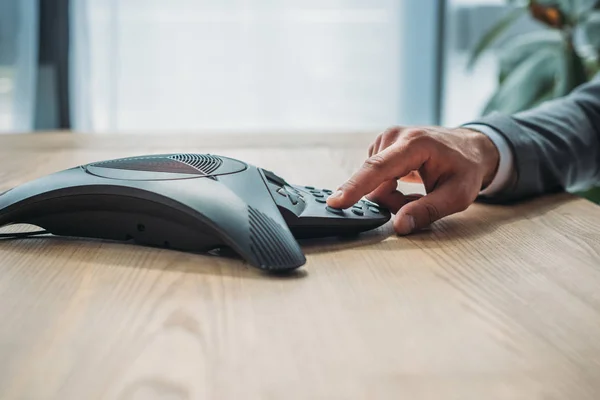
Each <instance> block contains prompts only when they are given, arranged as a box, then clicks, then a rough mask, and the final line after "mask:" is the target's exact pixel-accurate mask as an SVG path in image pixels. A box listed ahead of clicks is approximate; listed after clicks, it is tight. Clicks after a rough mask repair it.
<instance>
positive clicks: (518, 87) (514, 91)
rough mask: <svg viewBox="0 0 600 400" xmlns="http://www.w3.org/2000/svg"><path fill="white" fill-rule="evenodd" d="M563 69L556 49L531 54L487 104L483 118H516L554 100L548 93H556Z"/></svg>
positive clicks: (507, 78)
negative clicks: (494, 114)
mask: <svg viewBox="0 0 600 400" xmlns="http://www.w3.org/2000/svg"><path fill="white" fill-rule="evenodd" d="M560 65H561V64H560V53H558V52H557V51H556V50H554V49H551V48H547V49H543V50H540V51H537V52H535V53H533V54H531V56H530V57H528V58H527V59H525V60H523V61H522V62H521V63H520V64H519V65H518V66H517V67H516V68H515V69H514V70H513V71H512V72H511V73H510V74H509V75H508V76H507V77H506V79H505V80H504V82H503V83H502V85H500V86H499V88H498V90H497V91H496V93H495V94H494V95H493V96H492V98H491V99H490V100H489V101H488V103H487V104H486V106H485V109H484V111H483V114H484V115H485V114H488V113H489V112H492V111H499V112H502V113H506V114H513V113H516V112H519V111H523V110H526V109H528V108H531V107H532V106H533V105H535V104H538V103H539V102H540V101H543V100H544V99H549V98H551V96H549V95H548V91H549V90H551V91H552V93H553V92H554V86H555V84H556V76H557V74H558V73H559V72H560Z"/></svg>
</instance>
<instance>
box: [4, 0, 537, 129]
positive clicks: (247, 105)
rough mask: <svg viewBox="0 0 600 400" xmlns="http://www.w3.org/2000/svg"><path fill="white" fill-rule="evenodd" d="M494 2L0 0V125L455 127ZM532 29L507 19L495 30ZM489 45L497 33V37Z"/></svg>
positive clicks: (501, 6)
mask: <svg viewBox="0 0 600 400" xmlns="http://www.w3.org/2000/svg"><path fill="white" fill-rule="evenodd" d="M510 9H511V7H510V6H509V5H507V2H506V1H504V0H445V1H444V0H277V1H275V0H169V1H164V0H70V1H69V0H0V132H2V133H8V132H27V131H31V130H41V131H43V130H56V129H72V130H74V131H78V132H99V133H102V132H110V133H120V132H127V133H140V134H144V133H148V132H164V133H168V132H203V131H211V132H215V131H222V132H223V133H224V134H225V133H228V132H244V131H252V132H256V131H261V132H262V131H268V132H274V133H281V134H285V133H286V132H292V131H293V132H299V131H300V132H304V131H306V132H325V133H328V132H331V133H336V132H347V131H349V130H351V131H362V130H374V131H376V130H379V129H383V128H385V127H387V126H389V125H392V124H403V125H409V124H445V125H458V124H461V123H464V122H468V121H469V120H470V119H473V118H475V117H477V116H479V115H480V113H481V111H482V109H483V107H484V105H485V103H486V101H487V99H488V98H489V97H490V95H491V94H492V93H493V92H494V90H495V88H496V85H497V81H498V78H497V75H498V67H497V64H498V63H497V59H496V58H497V56H496V53H495V52H494V46H491V51H488V52H486V53H485V54H483V55H482V57H481V58H480V60H479V62H478V63H477V64H476V65H475V67H474V68H471V69H469V68H467V60H468V58H469V54H470V53H471V52H472V50H473V47H474V46H475V45H476V43H477V41H478V40H480V39H481V37H482V36H483V35H484V34H485V32H486V31H487V30H488V29H489V28H490V27H491V26H493V25H494V24H495V23H497V22H498V21H499V20H500V19H502V18H503V16H505V15H506V14H507V13H508V12H509V11H510ZM542 29H546V28H544V27H543V25H542V24H540V23H538V22H534V20H533V19H531V18H523V19H520V20H519V21H517V22H516V23H514V24H511V26H510V27H509V28H508V29H506V31H505V32H504V35H505V37H510V36H515V35H519V34H522V33H524V32H530V31H536V30H542ZM498 43H502V40H499V41H498Z"/></svg>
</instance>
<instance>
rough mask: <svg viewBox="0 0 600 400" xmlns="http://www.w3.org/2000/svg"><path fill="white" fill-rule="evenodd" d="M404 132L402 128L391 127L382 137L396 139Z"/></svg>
mask: <svg viewBox="0 0 600 400" xmlns="http://www.w3.org/2000/svg"><path fill="white" fill-rule="evenodd" d="M403 130H404V128H402V127H401V126H391V127H389V128H388V129H386V130H385V131H384V132H383V133H382V134H381V135H380V136H381V137H382V138H384V139H390V138H395V137H398V135H400V133H402V131H403Z"/></svg>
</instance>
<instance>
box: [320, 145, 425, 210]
mask: <svg viewBox="0 0 600 400" xmlns="http://www.w3.org/2000/svg"><path fill="white" fill-rule="evenodd" d="M421 147H422V146H419V145H418V144H417V143H415V144H413V145H410V146H409V145H406V144H404V143H403V144H400V145H394V146H391V147H388V148H387V149H385V150H383V151H382V152H380V153H379V154H375V155H373V156H372V157H370V158H368V159H367V160H366V161H365V163H364V164H363V166H362V167H361V168H360V169H359V170H358V171H357V172H356V173H355V174H354V175H352V177H351V178H350V179H349V180H348V181H346V182H345V183H344V184H343V185H342V186H340V188H339V189H338V190H337V191H336V193H334V194H333V195H332V196H330V197H329V198H328V199H327V204H329V205H330V206H331V207H336V208H347V207H350V206H351V205H352V204H354V203H356V202H357V201H358V200H360V199H361V198H362V197H363V196H364V195H366V194H367V193H371V192H372V191H373V190H375V189H376V188H377V187H378V186H379V185H381V184H382V183H383V182H385V181H389V180H392V179H394V178H395V177H397V176H404V175H406V174H407V173H408V172H409V171H412V170H414V169H418V168H419V167H421V165H422V164H423V163H424V162H425V160H426V158H427V157H426V154H425V153H426V152H424V151H422V150H421Z"/></svg>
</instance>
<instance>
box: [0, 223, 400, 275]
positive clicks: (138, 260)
mask: <svg viewBox="0 0 600 400" xmlns="http://www.w3.org/2000/svg"><path fill="white" fill-rule="evenodd" d="M392 234H393V230H392V228H391V224H388V225H386V226H384V227H382V228H379V229H377V230H374V231H371V232H367V233H364V234H362V235H357V236H354V237H345V238H324V239H312V240H302V241H300V244H301V246H302V249H303V251H304V252H305V254H307V255H310V254H315V253H324V252H335V251H339V250H343V249H350V248H357V247H362V246H370V245H373V244H376V243H378V242H381V241H383V240H385V239H386V238H387V237H388V236H390V235H392ZM0 252H10V253H19V254H20V255H22V256H23V257H31V256H32V255H35V254H39V256H40V257H39V258H37V259H32V260H31V261H29V263H30V264H31V263H35V262H36V261H38V260H39V262H40V263H45V264H46V265H44V267H49V265H52V266H56V259H60V260H61V262H60V264H61V266H64V267H69V266H70V267H73V266H74V267H76V268H80V266H81V264H82V263H84V264H98V265H102V266H106V267H115V266H117V267H131V268H145V269H152V270H163V271H178V272H183V273H192V274H210V275H222V276H230V277H237V278H251V279H263V280H264V279H271V280H294V279H301V278H305V277H307V276H308V275H309V271H308V270H307V269H306V268H302V267H301V268H298V269H296V270H294V271H291V272H287V273H267V272H264V271H261V270H259V269H257V268H254V267H252V266H250V265H248V264H247V263H245V262H244V261H243V260H242V259H241V258H240V257H239V256H238V255H237V253H235V252H234V251H233V250H231V249H229V248H222V249H219V250H216V251H212V252H209V253H193V252H183V251H177V250H167V249H160V248H153V247H146V246H139V245H134V244H130V243H121V242H113V241H108V240H100V239H91V238H76V237H61V236H41V237H30V238H21V239H0ZM48 260H52V261H51V262H48Z"/></svg>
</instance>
